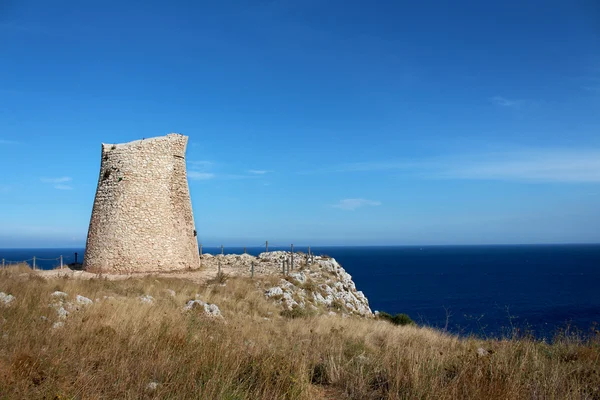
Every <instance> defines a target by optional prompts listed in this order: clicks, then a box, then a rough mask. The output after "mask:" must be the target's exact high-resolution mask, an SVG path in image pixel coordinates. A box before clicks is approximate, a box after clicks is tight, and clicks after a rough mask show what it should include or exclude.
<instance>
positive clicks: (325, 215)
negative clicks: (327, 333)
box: [0, 0, 600, 247]
mask: <svg viewBox="0 0 600 400" xmlns="http://www.w3.org/2000/svg"><path fill="white" fill-rule="evenodd" d="M0 54H1V56H0V57H1V60H2V61H1V62H0V77H1V78H0V170H1V171H2V174H1V176H0V247H38V246H50V247H52V246H80V245H83V244H84V243H85V236H86V233H87V227H88V223H89V218H90V214H91V208H92V204H93V199H94V194H95V188H96V183H97V179H98V171H99V164H100V143H101V142H105V143H121V142H127V141H131V140H136V139H140V138H142V137H152V136H160V135H164V134H167V133H169V132H179V133H182V134H185V135H188V136H189V137H190V143H189V147H188V153H187V162H188V173H189V184H190V190H191V195H192V203H193V208H194V215H195V220H196V225H197V228H198V232H199V236H200V240H201V241H202V242H203V243H205V244H206V245H210V244H221V243H224V244H227V245H248V246H253V245H257V244H259V243H261V242H263V241H264V240H267V239H268V240H270V242H271V243H276V244H288V243H296V244H299V245H300V244H313V245H317V244H321V245H324V244H333V245H344V244H346V245H353V244H365V245H371V244H418V245H427V244H493V243H568V242H579V243H581V242H600V206H599V205H600V134H599V133H600V132H599V128H600V113H599V111H600V7H599V6H597V5H595V4H594V2H592V1H587V2H586V1H552V0H550V1H512V0H509V1H502V2H488V1H453V2H446V1H436V2H434V1H423V2H414V1H411V2H403V1H377V2H369V1H353V0H346V1H329V0H319V1H314V0H305V1H289V0H271V1H235V2H234V1H219V2H203V1H198V2H194V1H172V2H164V1H144V2H141V1H140V2H137V1H135V2H134V1H131V2H123V1H110V0H109V1H85V2H81V1H53V2H48V1H29V0H22V1H13V2H11V1H8V2H6V1H3V2H1V3H0Z"/></svg>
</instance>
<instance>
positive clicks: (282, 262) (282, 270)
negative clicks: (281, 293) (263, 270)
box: [281, 260, 285, 276]
mask: <svg viewBox="0 0 600 400" xmlns="http://www.w3.org/2000/svg"><path fill="white" fill-rule="evenodd" d="M281 273H282V274H283V276H285V260H281Z"/></svg>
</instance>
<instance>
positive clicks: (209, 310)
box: [183, 299, 223, 318]
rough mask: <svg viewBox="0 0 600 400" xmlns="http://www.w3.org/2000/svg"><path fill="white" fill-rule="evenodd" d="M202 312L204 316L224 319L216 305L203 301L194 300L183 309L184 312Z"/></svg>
mask: <svg viewBox="0 0 600 400" xmlns="http://www.w3.org/2000/svg"><path fill="white" fill-rule="evenodd" d="M198 309H200V310H202V311H203V313H204V315H206V316H207V317H212V318H223V316H222V315H221V310H219V307H218V306H217V305H216V304H209V303H205V302H203V301H202V300H198V299H194V300H190V301H188V302H187V304H186V305H185V307H183V310H184V311H191V310H198Z"/></svg>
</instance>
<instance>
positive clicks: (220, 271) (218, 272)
mask: <svg viewBox="0 0 600 400" xmlns="http://www.w3.org/2000/svg"><path fill="white" fill-rule="evenodd" d="M218 274H219V275H221V260H219V272H218Z"/></svg>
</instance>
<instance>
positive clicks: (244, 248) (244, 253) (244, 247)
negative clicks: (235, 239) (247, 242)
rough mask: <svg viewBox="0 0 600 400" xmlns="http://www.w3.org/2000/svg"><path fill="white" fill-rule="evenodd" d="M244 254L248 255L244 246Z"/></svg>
mask: <svg viewBox="0 0 600 400" xmlns="http://www.w3.org/2000/svg"><path fill="white" fill-rule="evenodd" d="M244 254H246V246H244Z"/></svg>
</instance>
